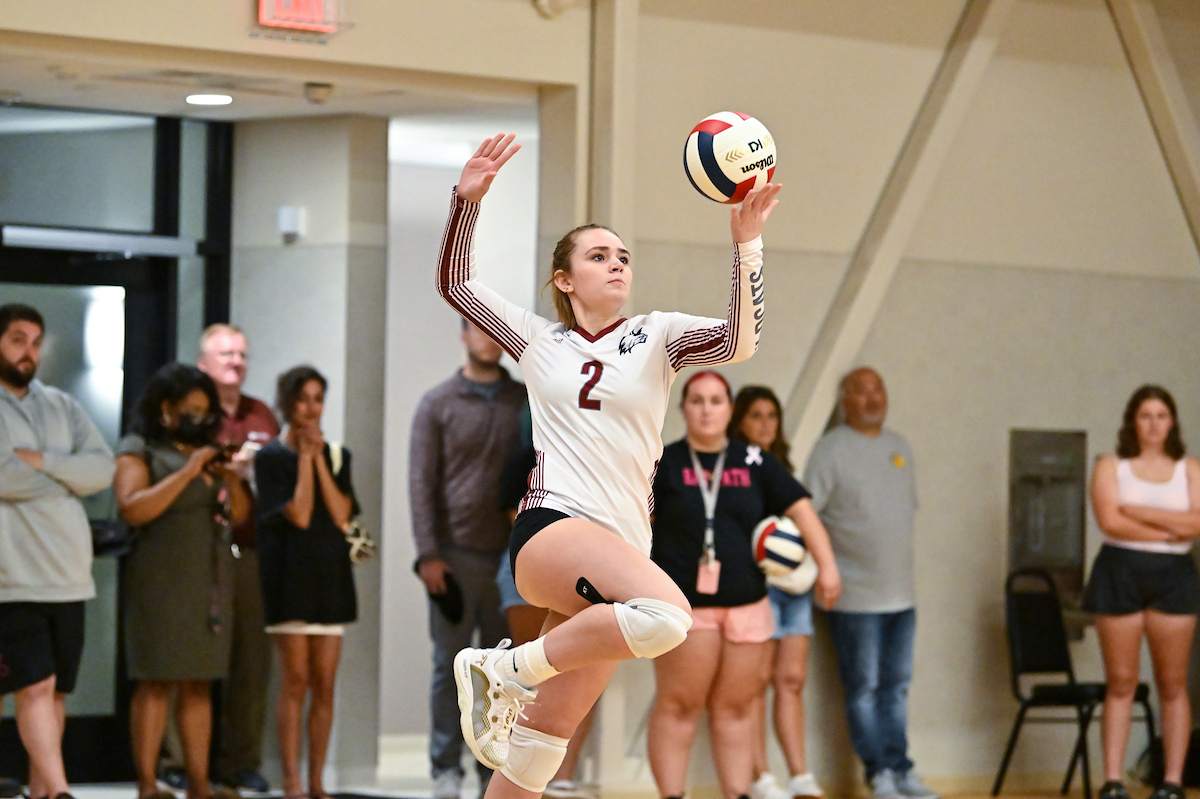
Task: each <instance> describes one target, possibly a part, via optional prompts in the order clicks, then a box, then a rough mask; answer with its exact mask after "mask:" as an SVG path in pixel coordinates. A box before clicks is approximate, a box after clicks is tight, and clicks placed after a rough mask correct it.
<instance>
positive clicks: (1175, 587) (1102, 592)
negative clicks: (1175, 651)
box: [1083, 544, 1200, 616]
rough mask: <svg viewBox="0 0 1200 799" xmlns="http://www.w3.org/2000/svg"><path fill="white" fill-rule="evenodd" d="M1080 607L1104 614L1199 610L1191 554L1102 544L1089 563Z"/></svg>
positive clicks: (1199, 597) (1198, 580)
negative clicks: (1090, 565)
mask: <svg viewBox="0 0 1200 799" xmlns="http://www.w3.org/2000/svg"><path fill="white" fill-rule="evenodd" d="M1083 609H1084V610H1086V611H1088V612H1090V613H1099V614H1101V615H1104V616H1125V615H1128V614H1130V613H1140V612H1141V611H1143V610H1157V611H1158V612H1160V613H1173V614H1192V615H1194V614H1197V613H1200V576H1197V574H1196V565H1195V564H1194V563H1193V562H1192V556H1191V555H1169V554H1166V553H1162V552H1141V551H1139V550H1136V549H1125V548H1124V547H1114V546H1110V545H1108V544H1105V545H1104V546H1102V547H1100V554H1098V555H1097V556H1096V561H1095V562H1094V563H1093V564H1092V574H1091V576H1090V577H1089V578H1088V584H1087V589H1086V590H1085V591H1084V592H1083Z"/></svg>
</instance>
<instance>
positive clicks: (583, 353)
mask: <svg viewBox="0 0 1200 799" xmlns="http://www.w3.org/2000/svg"><path fill="white" fill-rule="evenodd" d="M478 216H479V204H478V203H471V202H467V201H466V200H463V199H461V198H459V197H458V196H457V194H455V196H454V200H453V203H452V205H451V210H450V219H449V221H448V222H447V223H446V233H445V237H444V239H443V240H442V251H441V256H440V259H439V264H438V274H437V287H438V292H439V293H440V294H441V295H442V297H443V298H444V299H445V300H446V302H448V303H449V304H450V305H451V306H452V307H453V308H454V309H455V310H456V311H458V312H459V313H460V314H462V315H463V316H465V317H466V318H467V319H469V320H470V321H471V322H472V323H474V324H475V325H476V326H477V327H479V328H480V329H481V330H483V331H484V332H486V333H487V334H488V335H489V336H491V337H492V338H493V339H494V340H495V341H496V343H498V344H499V345H500V346H501V347H503V348H504V349H505V350H506V351H507V352H508V354H509V355H511V356H512V357H513V358H514V359H515V360H516V361H517V363H518V364H520V367H521V372H522V374H523V375H524V377H525V385H526V387H527V388H528V390H529V410H530V414H531V416H532V418H533V446H534V449H535V450H536V451H537V465H536V466H535V467H534V470H533V471H532V472H531V473H530V475H529V493H527V494H526V495H525V498H524V499H523V500H522V501H521V505H520V507H519V510H522V511H523V510H527V509H529V508H552V509H554V510H557V511H561V512H563V513H566V514H568V515H570V516H576V517H579V518H582V519H587V520H589V521H592V522H595V523H596V524H599V525H601V526H602V527H605V528H607V529H609V530H611V531H613V532H614V533H616V534H618V535H619V536H621V537H622V538H624V539H625V540H626V541H628V542H629V543H630V544H632V545H633V546H635V547H637V548H638V549H639V550H641V551H642V552H643V553H646V554H647V555H648V554H649V553H650V513H651V512H652V511H653V493H652V489H651V487H652V485H653V481H654V470H655V469H656V468H657V466H658V459H659V457H660V456H661V455H662V438H661V434H662V424H663V419H664V417H665V416H666V412H667V402H668V399H669V396H670V392H671V384H672V383H674V382H675V375H676V374H677V373H678V372H679V370H680V369H682V368H683V367H685V366H711V365H715V364H720V363H732V362H734V361H741V360H745V359H746V358H749V357H750V356H751V355H753V354H754V351H755V350H756V349H757V348H758V336H759V332H760V330H761V328H762V316H763V282H762V240H761V239H755V240H754V241H752V242H748V243H746V244H739V245H735V247H734V260H733V290H732V294H731V296H730V302H729V313H728V316H727V318H726V319H710V318H705V317H700V316H689V315H687V314H681V313H660V312H654V313H649V314H645V315H643V316H636V317H634V318H632V319H621V320H619V321H617V322H615V323H614V324H613V325H611V326H610V327H609V328H608V329H606V330H603V331H600V333H598V334H597V335H595V336H592V335H589V334H588V333H587V332H586V331H584V330H582V329H580V328H578V327H577V328H575V329H573V330H566V329H565V328H564V327H563V325H562V323H560V322H551V321H549V320H548V319H544V318H542V317H540V316H538V315H536V314H534V313H532V312H530V311H527V310H525V309H524V308H521V307H519V306H517V305H515V304H514V303H511V302H509V301H508V300H506V299H504V298H503V297H501V296H500V295H499V294H497V293H496V292H494V291H492V290H491V289H489V288H488V287H487V286H484V285H483V284H481V283H480V282H479V281H478V280H476V279H475V253H474V231H475V222H476V219H477V218H478Z"/></svg>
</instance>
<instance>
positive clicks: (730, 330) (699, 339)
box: [667, 245, 742, 371]
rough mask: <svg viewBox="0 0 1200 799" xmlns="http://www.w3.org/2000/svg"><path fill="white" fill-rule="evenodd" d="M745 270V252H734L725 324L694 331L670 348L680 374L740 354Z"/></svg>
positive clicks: (736, 249) (674, 364) (674, 365)
mask: <svg viewBox="0 0 1200 799" xmlns="http://www.w3.org/2000/svg"><path fill="white" fill-rule="evenodd" d="M741 267H742V256H741V251H740V250H739V249H738V248H737V245H734V249H733V286H732V287H731V288H730V292H729V318H728V319H727V320H726V321H725V323H724V324H720V325H714V326H713V327H709V328H704V329H702V330H692V331H689V332H688V333H685V334H684V335H682V336H680V337H679V338H678V339H676V340H675V341H672V342H670V343H669V344H668V345H667V355H668V356H669V357H670V360H671V366H672V367H674V368H675V369H676V370H677V371H678V370H679V369H682V368H683V367H685V366H709V365H712V364H718V363H724V362H725V361H728V360H729V359H730V358H732V357H733V353H735V352H737V343H738V336H739V335H740V334H741V330H740V325H739V321H740V319H741V310H742V296H741V292H740V291H739V290H738V278H739V276H740V270H741Z"/></svg>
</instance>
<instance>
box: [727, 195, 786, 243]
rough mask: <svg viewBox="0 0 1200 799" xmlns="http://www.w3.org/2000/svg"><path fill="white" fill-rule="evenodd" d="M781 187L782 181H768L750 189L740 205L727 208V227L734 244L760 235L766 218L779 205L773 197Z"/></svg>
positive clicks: (751, 239) (752, 239)
mask: <svg viewBox="0 0 1200 799" xmlns="http://www.w3.org/2000/svg"><path fill="white" fill-rule="evenodd" d="M782 188H783V184H782V183H768V184H767V185H765V186H763V187H762V188H761V189H751V190H750V192H749V193H748V194H747V195H746V199H744V200H742V204H741V205H740V206H738V205H735V206H733V207H732V208H730V209H729V227H730V229H731V230H732V232H733V243H734V244H745V243H746V242H749V241H754V240H755V239H756V238H758V237H759V236H761V235H762V231H763V226H764V225H765V224H766V223H767V218H768V217H770V216H771V212H772V211H774V210H775V206H777V205H779V200H777V199H775V198H776V196H777V195H778V194H779V190H780V189H782Z"/></svg>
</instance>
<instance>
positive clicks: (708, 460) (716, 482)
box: [648, 371, 841, 799]
mask: <svg viewBox="0 0 1200 799" xmlns="http://www.w3.org/2000/svg"><path fill="white" fill-rule="evenodd" d="M682 406H683V415H684V421H685V422H686V424H687V435H686V436H685V437H684V439H683V440H681V441H677V442H675V443H674V444H671V445H669V446H667V447H666V448H664V450H663V454H662V459H661V460H660V461H659V464H658V471H657V473H656V475H655V479H654V519H653V527H654V543H653V549H652V551H651V553H650V557H651V558H652V559H653V560H654V561H655V563H657V564H658V565H659V566H660V567H661V568H662V569H663V570H664V571H665V572H666V573H667V574H668V575H670V576H671V578H672V579H673V580H675V582H676V584H677V585H678V586H679V587H680V589H682V590H683V592H684V594H685V595H686V596H687V599H688V601H689V602H690V603H691V605H692V628H691V631H690V632H689V633H688V637H687V640H686V641H685V642H684V643H683V644H681V645H680V646H679V647H677V648H676V649H674V650H672V651H671V652H668V653H667V654H666V655H663V656H661V657H659V658H658V659H657V660H655V661H654V673H655V679H656V683H657V687H658V693H657V697H656V699H655V703H654V709H653V711H652V712H651V716H650V726H649V732H648V749H649V755H650V768H651V770H652V771H653V772H654V779H655V781H656V782H657V783H658V789H659V793H660V794H661V795H662V796H664V797H678V796H682V794H683V792H684V788H685V783H686V778H687V762H688V754H689V752H690V751H691V747H692V741H693V739H694V738H695V734H696V727H697V725H698V723H699V720H700V716H701V714H702V713H703V711H704V710H705V709H706V707H707V710H708V713H709V727H710V735H711V738H712V750H713V760H714V763H715V764H716V767H717V774H718V777H719V779H720V782H721V788H722V791H723V793H724V794H725V796H726V797H727V799H734V797H738V796H741V795H743V794H746V793H748V791H749V788H750V782H751V779H752V774H751V770H752V753H753V748H752V742H753V740H754V738H755V736H756V731H755V730H754V716H753V714H752V713H751V712H750V708H751V706H752V704H753V700H754V698H755V697H756V696H758V695H759V694H761V692H762V690H763V689H764V687H765V686H764V685H763V674H764V671H765V668H764V664H765V659H766V657H767V655H768V653H769V651H770V649H769V644H768V641H770V639H771V634H772V632H773V631H774V618H773V617H772V613H771V607H770V604H769V603H768V600H767V598H766V597H767V590H766V581H765V579H764V576H763V573H762V572H761V571H760V570H759V568H758V566H757V564H756V563H755V560H754V556H753V553H752V551H751V541H750V539H751V535H752V534H753V532H754V528H755V526H756V525H757V524H758V522H759V521H761V520H762V519H763V518H765V517H767V516H771V515H783V516H788V517H790V518H792V519H793V521H795V522H796V524H797V527H799V528H800V529H802V530H808V531H813V534H811V535H810V536H809V537H808V538H807V539H806V541H805V543H806V545H807V546H808V548H809V549H810V550H811V551H812V553H813V557H814V558H815V559H816V561H817V564H818V567H819V568H820V577H818V584H817V586H818V587H817V590H818V592H819V593H820V594H821V596H822V597H823V599H824V602H825V604H826V606H829V605H832V604H833V602H834V601H835V600H836V599H837V595H838V593H839V592H840V591H841V580H840V578H839V577H838V572H837V566H836V565H834V562H833V551H832V549H831V548H830V545H829V538H828V536H827V535H824V527H823V526H821V524H820V521H819V520H817V517H816V513H815V511H813V509H812V504H811V503H810V502H809V501H808V498H809V494H808V492H807V491H806V490H805V489H804V487H803V486H801V485H800V483H798V482H797V481H796V479H795V478H794V477H792V475H791V474H790V473H789V472H788V471H787V469H785V468H784V467H783V465H782V464H780V463H779V461H777V460H776V459H775V458H774V457H773V456H771V455H770V454H769V453H766V452H763V451H762V450H761V449H760V448H758V447H755V446H753V445H749V444H747V443H746V442H743V441H730V440H729V439H727V438H726V435H725V431H726V427H727V425H728V424H729V420H730V417H731V415H732V412H733V404H732V398H731V394H730V390H729V384H728V383H727V382H726V381H725V379H724V378H723V377H721V376H720V375H719V374H717V373H716V372H711V371H705V372H698V373H697V374H695V375H693V376H692V377H691V378H690V379H689V380H688V381H687V383H685V384H684V387H683V402H682ZM697 465H698V467H699V468H697ZM717 472H719V473H720V477H719V479H714V474H715V473H717ZM714 490H715V491H714ZM714 493H715V497H714V496H713V494H714ZM705 494H708V498H707V499H706V497H705ZM709 503H711V504H712V511H711V514H710V513H709V511H708V510H707V506H708V504H709ZM710 515H711V520H712V523H711V528H712V535H711V549H708V548H707V547H706V544H707V543H708V539H709V536H708V535H707V534H706V528H707V527H708V526H709V525H708V518H709V516H710ZM814 521H815V524H814Z"/></svg>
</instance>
